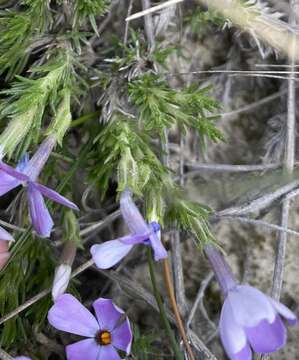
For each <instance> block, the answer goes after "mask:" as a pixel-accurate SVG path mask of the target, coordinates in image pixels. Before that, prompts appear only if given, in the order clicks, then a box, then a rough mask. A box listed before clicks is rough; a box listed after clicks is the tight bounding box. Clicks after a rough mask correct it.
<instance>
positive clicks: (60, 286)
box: [52, 264, 72, 301]
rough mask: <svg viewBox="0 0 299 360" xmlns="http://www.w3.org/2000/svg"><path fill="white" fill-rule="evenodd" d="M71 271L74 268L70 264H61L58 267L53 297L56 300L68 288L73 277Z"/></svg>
mask: <svg viewBox="0 0 299 360" xmlns="http://www.w3.org/2000/svg"><path fill="white" fill-rule="evenodd" d="M71 272H72V268H71V266H70V265H66V264H61V265H59V266H58V267H57V268H56V270H55V276H54V281H53V287H52V298H53V300H54V301H55V300H56V299H57V297H58V296H59V295H62V294H63V293H64V292H65V290H66V289H67V287H68V284H69V281H70V278H71Z"/></svg>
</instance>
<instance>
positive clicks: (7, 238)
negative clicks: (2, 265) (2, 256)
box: [0, 226, 15, 250]
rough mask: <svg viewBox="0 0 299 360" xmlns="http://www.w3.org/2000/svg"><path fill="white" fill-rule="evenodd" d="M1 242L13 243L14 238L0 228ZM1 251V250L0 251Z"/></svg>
mask: <svg viewBox="0 0 299 360" xmlns="http://www.w3.org/2000/svg"><path fill="white" fill-rule="evenodd" d="M1 241H15V240H14V238H13V237H12V236H11V235H10V233H9V232H7V231H6V230H5V229H3V228H2V227H1V226H0V242H1ZM0 250H1V249H0Z"/></svg>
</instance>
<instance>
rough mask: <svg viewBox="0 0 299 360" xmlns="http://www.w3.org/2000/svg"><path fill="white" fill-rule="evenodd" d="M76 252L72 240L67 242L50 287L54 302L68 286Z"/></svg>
mask: <svg viewBox="0 0 299 360" xmlns="http://www.w3.org/2000/svg"><path fill="white" fill-rule="evenodd" d="M76 252H77V246H76V244H75V243H74V242H73V241H72V240H69V241H67V242H66V243H65V245H64V248H63V251H62V254H61V257H60V261H59V262H60V264H59V265H58V266H57V267H56V269H55V275H54V280H53V285H52V298H53V300H54V301H55V300H56V299H57V298H58V296H60V295H62V294H64V292H65V291H66V289H67V287H68V285H69V282H70V279H71V273H72V265H73V262H74V259H75V256H76Z"/></svg>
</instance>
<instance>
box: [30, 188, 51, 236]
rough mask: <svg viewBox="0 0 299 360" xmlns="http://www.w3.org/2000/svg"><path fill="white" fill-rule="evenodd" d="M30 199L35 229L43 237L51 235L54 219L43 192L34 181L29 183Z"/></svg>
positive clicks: (31, 215)
mask: <svg viewBox="0 0 299 360" xmlns="http://www.w3.org/2000/svg"><path fill="white" fill-rule="evenodd" d="M28 200H29V211H30V217H31V222H32V225H33V227H34V229H35V231H36V232H37V234H38V235H39V236H41V237H49V236H50V234H51V230H52V227H53V220H52V218H51V215H50V213H49V211H48V209H47V207H46V204H45V201H44V199H43V196H42V194H41V193H40V192H39V191H38V190H37V189H36V187H35V186H33V185H32V183H29V184H28Z"/></svg>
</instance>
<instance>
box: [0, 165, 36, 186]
mask: <svg viewBox="0 0 299 360" xmlns="http://www.w3.org/2000/svg"><path fill="white" fill-rule="evenodd" d="M0 169H1V170H3V171H4V172H6V174H8V175H10V176H12V177H14V178H16V179H17V180H20V181H22V182H27V181H29V180H30V179H29V177H28V176H27V175H25V174H23V173H21V172H20V171H18V170H15V169H14V168H13V167H11V166H9V165H7V164H5V163H4V162H2V161H0Z"/></svg>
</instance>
